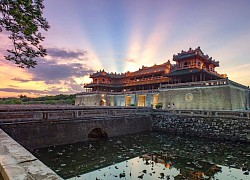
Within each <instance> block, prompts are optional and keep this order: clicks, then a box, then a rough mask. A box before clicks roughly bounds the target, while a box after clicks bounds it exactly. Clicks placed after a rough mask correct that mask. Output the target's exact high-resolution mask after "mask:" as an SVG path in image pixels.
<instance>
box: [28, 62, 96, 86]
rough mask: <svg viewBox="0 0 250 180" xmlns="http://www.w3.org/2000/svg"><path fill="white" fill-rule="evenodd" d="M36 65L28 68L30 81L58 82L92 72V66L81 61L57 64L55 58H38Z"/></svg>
mask: <svg viewBox="0 0 250 180" xmlns="http://www.w3.org/2000/svg"><path fill="white" fill-rule="evenodd" d="M37 62H38V65H37V66H36V67H35V68H34V69H30V70H29V72H30V73H31V74H32V76H33V78H32V81H45V83H46V84H54V83H58V81H60V80H67V79H68V78H73V77H82V76H86V75H89V74H91V73H93V72H95V71H94V70H92V68H90V67H88V66H87V65H86V64H83V63H67V64H59V63H58V61H56V60H45V59H42V58H40V59H39V60H38V61H37Z"/></svg>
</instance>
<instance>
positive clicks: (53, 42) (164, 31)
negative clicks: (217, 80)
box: [0, 0, 250, 97]
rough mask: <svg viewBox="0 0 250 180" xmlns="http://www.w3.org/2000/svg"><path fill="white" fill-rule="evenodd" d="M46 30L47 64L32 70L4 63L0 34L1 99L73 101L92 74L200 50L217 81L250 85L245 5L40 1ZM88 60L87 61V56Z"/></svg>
mask: <svg viewBox="0 0 250 180" xmlns="http://www.w3.org/2000/svg"><path fill="white" fill-rule="evenodd" d="M44 4H45V9H44V17H46V18H47V20H48V21H49V23H50V26H51V28H50V29H49V31H48V32H44V31H42V33H43V35H44V36H45V37H46V39H45V41H44V43H43V45H44V46H45V47H46V49H47V51H48V56H47V57H46V58H43V59H42V58H38V59H37V62H38V65H37V66H36V68H35V69H20V68H17V67H16V66H15V64H14V63H11V62H8V61H6V60H4V57H3V56H4V54H6V49H8V48H11V43H10V41H9V39H8V37H7V36H8V33H6V32H2V33H0V79H1V84H0V97H10V96H12V97H17V96H18V95H20V94H23V95H27V96H29V97H34V96H42V95H48V94H60V93H67V94H68V93H78V92H81V91H83V84H84V83H87V82H90V79H89V78H88V76H89V74H90V73H93V72H95V71H97V70H100V69H105V70H106V71H108V72H111V71H112V72H126V71H134V70H137V69H138V68H140V67H141V66H142V65H144V66H151V65H154V64H155V63H156V64H161V63H164V62H166V61H167V60H170V61H171V62H172V63H174V62H173V61H172V57H173V54H177V53H178V52H180V51H181V50H188V49H189V47H192V48H197V47H198V46H200V47H201V49H202V50H203V52H204V53H205V54H208V55H209V56H212V57H213V58H214V59H215V60H217V61H220V67H219V68H218V69H217V71H218V72H219V73H226V74H227V75H228V77H229V79H231V80H233V81H237V82H239V83H242V84H244V85H247V86H249V85H250V78H249V77H250V56H249V54H250V10H249V8H250V1H249V0H237V1H236V0H219V1H218V0H209V1H205V0H204V1H200V0H45V1H44ZM85 52H86V53H85Z"/></svg>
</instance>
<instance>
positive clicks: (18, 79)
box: [11, 78, 31, 82]
mask: <svg viewBox="0 0 250 180" xmlns="http://www.w3.org/2000/svg"><path fill="white" fill-rule="evenodd" d="M11 80H13V81H18V82H29V81H31V80H28V79H22V78H13V79H11Z"/></svg>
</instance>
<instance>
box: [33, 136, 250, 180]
mask: <svg viewBox="0 0 250 180" xmlns="http://www.w3.org/2000/svg"><path fill="white" fill-rule="evenodd" d="M33 154H34V155H35V156H36V157H37V158H39V159H40V160H41V161H43V162H44V163H45V164H46V165H48V166H49V167H50V168H52V169H53V170H54V171H55V172H56V173H57V174H58V175H60V176H61V177H62V178H64V179H86V180H87V179H88V180H90V179H93V180H96V179H107V180H111V179H219V180H221V179H222V180H223V179H225V180H230V179H243V180H244V179H249V178H250V175H249V171H250V144H249V143H237V142H224V141H211V140H207V139H201V138H184V137H179V136H170V135H168V134H163V133H155V132H144V133H137V134H131V135H126V136H119V137H115V138H109V139H102V140H98V141H88V142H82V143H74V144H69V145H61V146H53V147H49V148H42V149H36V150H34V151H33Z"/></svg>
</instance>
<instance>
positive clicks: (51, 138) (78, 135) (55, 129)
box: [0, 113, 151, 149]
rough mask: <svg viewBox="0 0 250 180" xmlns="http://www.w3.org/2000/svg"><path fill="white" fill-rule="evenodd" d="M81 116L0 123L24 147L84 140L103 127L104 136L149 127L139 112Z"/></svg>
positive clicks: (147, 117) (38, 146)
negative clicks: (94, 130) (66, 118)
mask: <svg viewBox="0 0 250 180" xmlns="http://www.w3.org/2000/svg"><path fill="white" fill-rule="evenodd" d="M95 116H96V117H91V116H90V117H82V118H77V119H69V120H46V121H29V122H15V123H5V124H2V125H0V127H1V128H2V129H3V130H4V131H5V132H6V133H7V134H9V135H10V136H11V137H12V138H14V139H15V140H16V141H17V142H19V143H20V144H21V145H23V146H24V147H26V148H28V149H33V148H41V147H49V146H53V145H59V144H69V143H74V142H82V141H86V140H88V134H89V133H90V131H91V130H92V129H95V128H101V129H103V130H104V131H105V132H106V133H107V135H108V137H113V136H119V135H124V134H129V133H135V132H141V131H147V130H151V117H150V116H149V115H147V114H146V115H143V114H136V113H135V114H131V115H116V116H111V115H109V116H99V117H98V115H97V114H95Z"/></svg>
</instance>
